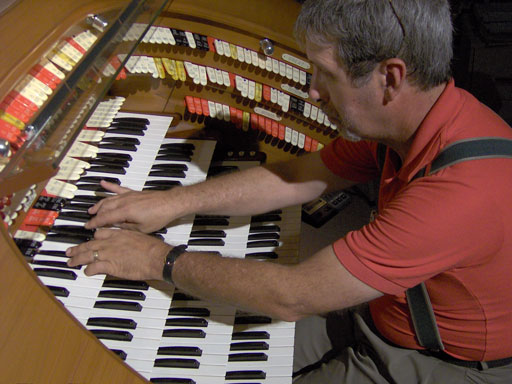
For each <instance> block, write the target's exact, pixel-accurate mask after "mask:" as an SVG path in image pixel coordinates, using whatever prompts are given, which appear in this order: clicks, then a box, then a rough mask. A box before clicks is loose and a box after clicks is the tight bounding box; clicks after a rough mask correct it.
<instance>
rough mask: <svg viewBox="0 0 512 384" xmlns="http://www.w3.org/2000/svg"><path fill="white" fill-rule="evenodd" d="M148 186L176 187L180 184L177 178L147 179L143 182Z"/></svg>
mask: <svg viewBox="0 0 512 384" xmlns="http://www.w3.org/2000/svg"><path fill="white" fill-rule="evenodd" d="M144 185H145V186H148V187H169V188H170V187H176V186H179V185H181V181H178V180H148V181H146V182H145V183H144Z"/></svg>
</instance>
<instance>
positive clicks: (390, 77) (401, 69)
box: [379, 57, 407, 103]
mask: <svg viewBox="0 0 512 384" xmlns="http://www.w3.org/2000/svg"><path fill="white" fill-rule="evenodd" d="M379 72H380V74H381V79H382V86H383V87H384V102H385V103H388V102H390V101H393V100H394V99H395V98H396V97H397V96H398V94H399V93H400V91H401V90H402V87H403V85H404V84H405V82H406V78H407V66H406V65H405V63H404V61H403V60H401V59H398V58H396V57H395V58H391V59H387V60H384V61H382V62H381V63H380V66H379Z"/></svg>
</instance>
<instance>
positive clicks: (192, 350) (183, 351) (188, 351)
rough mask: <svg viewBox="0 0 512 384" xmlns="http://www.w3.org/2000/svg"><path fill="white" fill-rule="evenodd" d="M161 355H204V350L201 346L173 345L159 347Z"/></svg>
mask: <svg viewBox="0 0 512 384" xmlns="http://www.w3.org/2000/svg"><path fill="white" fill-rule="evenodd" d="M158 354H159V355H178V356H202V354H203V350H202V349H201V348H199V347H187V346H172V347H160V348H158Z"/></svg>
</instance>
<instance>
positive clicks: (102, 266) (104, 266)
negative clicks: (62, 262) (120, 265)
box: [84, 260, 111, 276]
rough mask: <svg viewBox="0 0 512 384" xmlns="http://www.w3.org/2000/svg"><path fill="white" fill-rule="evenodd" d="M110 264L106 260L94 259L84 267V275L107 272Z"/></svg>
mask: <svg viewBox="0 0 512 384" xmlns="http://www.w3.org/2000/svg"><path fill="white" fill-rule="evenodd" d="M110 266H111V264H110V263H109V262H108V261H101V260H98V261H95V262H94V263H91V264H89V265H88V266H87V267H86V268H85V269H84V273H85V275H86V276H93V275H98V274H109V273H110V271H109V269H110Z"/></svg>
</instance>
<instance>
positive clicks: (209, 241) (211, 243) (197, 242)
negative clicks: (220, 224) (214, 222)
mask: <svg viewBox="0 0 512 384" xmlns="http://www.w3.org/2000/svg"><path fill="white" fill-rule="evenodd" d="M187 244H188V245H206V246H211V247H222V246H224V244H225V243H224V240H222V239H208V238H207V239H190V240H189V241H188V243H187Z"/></svg>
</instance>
